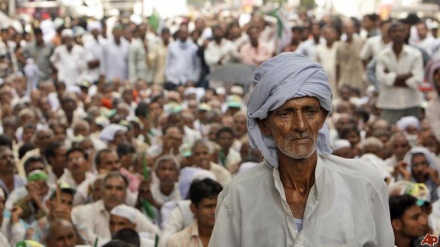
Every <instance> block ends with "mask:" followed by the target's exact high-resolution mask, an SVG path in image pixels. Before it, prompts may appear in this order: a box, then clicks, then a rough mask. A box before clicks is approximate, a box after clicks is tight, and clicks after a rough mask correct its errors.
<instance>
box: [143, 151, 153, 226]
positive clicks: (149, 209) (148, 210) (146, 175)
mask: <svg viewBox="0 0 440 247" xmlns="http://www.w3.org/2000/svg"><path fill="white" fill-rule="evenodd" d="M142 171H143V173H144V180H149V179H150V172H149V171H148V168H147V155H146V153H145V152H144V153H143V155H142ZM142 207H143V208H144V211H145V213H146V214H147V215H148V217H150V219H154V218H155V216H156V213H155V210H154V206H153V205H151V203H150V202H149V201H147V200H143V201H142Z"/></svg>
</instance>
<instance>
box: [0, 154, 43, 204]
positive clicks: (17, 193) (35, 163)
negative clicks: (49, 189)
mask: <svg viewBox="0 0 440 247" xmlns="http://www.w3.org/2000/svg"><path fill="white" fill-rule="evenodd" d="M24 170H25V174H26V176H29V174H30V173H31V172H33V171H36V170H40V171H44V172H46V169H45V163H44V159H43V158H41V157H38V156H31V157H29V158H28V159H27V160H26V161H25V162H24ZM46 174H47V173H46ZM28 182H29V183H28V184H27V185H26V186H22V187H19V188H17V189H15V190H14V191H12V192H11V193H10V194H9V196H8V200H7V201H6V209H7V210H11V209H12V207H13V206H14V204H15V203H16V202H17V201H18V200H20V199H22V198H24V197H26V196H27V195H28V194H29V189H31V187H35V184H36V183H35V182H30V181H29V180H28ZM40 183H42V184H43V182H40ZM45 184H46V185H47V181H46V183H45ZM43 186H44V184H43ZM47 196H49V195H47Z"/></svg>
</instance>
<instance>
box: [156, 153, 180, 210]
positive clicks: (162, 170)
mask: <svg viewBox="0 0 440 247" xmlns="http://www.w3.org/2000/svg"><path fill="white" fill-rule="evenodd" d="M155 169H156V176H157V178H158V179H159V184H157V185H154V186H153V187H152V190H151V193H152V196H153V198H154V201H155V204H156V205H155V206H156V207H157V208H159V209H160V208H161V207H162V205H163V204H165V203H166V202H169V201H179V200H181V199H182V198H181V196H180V192H179V188H178V184H177V183H176V181H177V179H178V176H179V162H178V161H177V160H176V159H175V158H174V157H173V156H171V155H164V156H162V157H160V158H159V159H158V160H156V163H155Z"/></svg>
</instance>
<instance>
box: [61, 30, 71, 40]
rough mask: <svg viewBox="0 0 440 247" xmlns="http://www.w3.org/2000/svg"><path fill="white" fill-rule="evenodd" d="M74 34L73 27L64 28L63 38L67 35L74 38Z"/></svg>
mask: <svg viewBox="0 0 440 247" xmlns="http://www.w3.org/2000/svg"><path fill="white" fill-rule="evenodd" d="M73 36H74V33H73V30H72V29H64V30H63V31H62V32H61V37H63V38H65V37H71V38H73Z"/></svg>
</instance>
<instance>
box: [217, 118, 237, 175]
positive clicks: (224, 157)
mask: <svg viewBox="0 0 440 247" xmlns="http://www.w3.org/2000/svg"><path fill="white" fill-rule="evenodd" d="M216 139H217V143H218V145H219V146H220V151H219V153H218V164H220V165H222V166H223V167H226V169H228V170H229V172H231V173H232V174H235V173H236V172H237V170H238V165H239V163H240V161H241V157H240V154H239V153H238V152H237V151H235V150H234V149H233V148H232V144H233V143H234V131H233V130H232V129H231V128H229V127H223V128H221V129H220V130H218V131H217V133H216Z"/></svg>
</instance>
